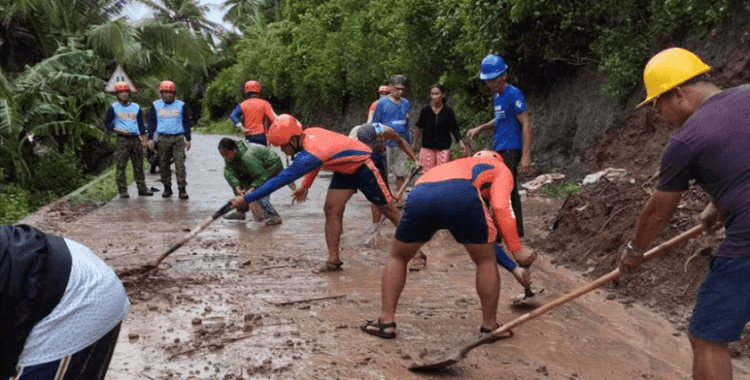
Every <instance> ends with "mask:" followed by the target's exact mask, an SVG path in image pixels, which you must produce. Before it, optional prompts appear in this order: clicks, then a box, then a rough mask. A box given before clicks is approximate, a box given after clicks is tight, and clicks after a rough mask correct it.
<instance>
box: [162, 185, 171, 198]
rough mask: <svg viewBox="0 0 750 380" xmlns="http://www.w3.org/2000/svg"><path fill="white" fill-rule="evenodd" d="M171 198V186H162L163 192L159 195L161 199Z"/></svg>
mask: <svg viewBox="0 0 750 380" xmlns="http://www.w3.org/2000/svg"><path fill="white" fill-rule="evenodd" d="M171 196H172V186H164V192H163V193H161V197H162V198H166V197H171Z"/></svg>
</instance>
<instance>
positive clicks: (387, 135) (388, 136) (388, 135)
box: [383, 127, 419, 165]
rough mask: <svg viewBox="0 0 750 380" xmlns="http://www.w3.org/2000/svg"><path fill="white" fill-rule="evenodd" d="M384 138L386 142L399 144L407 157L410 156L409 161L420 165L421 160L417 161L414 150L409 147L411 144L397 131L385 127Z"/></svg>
mask: <svg viewBox="0 0 750 380" xmlns="http://www.w3.org/2000/svg"><path fill="white" fill-rule="evenodd" d="M383 138H384V139H385V140H389V141H395V142H397V143H398V146H399V148H401V150H403V151H404V153H406V155H407V156H409V159H410V160H412V161H413V162H414V164H415V165H419V160H417V156H416V155H415V154H414V150H413V149H412V148H411V147H410V146H409V143H407V142H406V140H404V139H403V138H402V137H401V135H399V134H398V133H396V131H394V130H393V128H391V127H384V128H383Z"/></svg>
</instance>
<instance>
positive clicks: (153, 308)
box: [148, 305, 159, 311]
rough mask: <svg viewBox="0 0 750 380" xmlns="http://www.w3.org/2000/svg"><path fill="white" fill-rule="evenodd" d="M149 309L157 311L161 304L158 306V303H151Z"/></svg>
mask: <svg viewBox="0 0 750 380" xmlns="http://www.w3.org/2000/svg"><path fill="white" fill-rule="evenodd" d="M148 310H149V311H156V310H159V306H156V305H149V307H148Z"/></svg>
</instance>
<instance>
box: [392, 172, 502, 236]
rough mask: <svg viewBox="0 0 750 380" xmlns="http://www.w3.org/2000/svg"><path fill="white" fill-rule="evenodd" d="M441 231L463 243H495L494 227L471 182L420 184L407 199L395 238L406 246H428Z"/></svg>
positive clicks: (495, 230) (463, 180)
mask: <svg viewBox="0 0 750 380" xmlns="http://www.w3.org/2000/svg"><path fill="white" fill-rule="evenodd" d="M442 229H446V230H448V231H450V233H451V234H453V237H454V238H456V241H457V242H458V243H460V244H487V243H494V242H495V238H496V236H497V229H496V228H495V224H494V223H493V221H492V219H491V217H490V214H489V211H488V210H487V208H486V207H485V206H484V203H483V202H482V199H481V198H480V197H479V191H478V190H477V188H476V187H474V185H473V184H472V183H471V182H470V181H468V180H465V179H455V180H448V181H441V182H430V183H420V184H418V185H417V186H416V187H414V189H413V190H412V191H411V192H410V193H409V197H408V198H407V199H406V204H405V205H404V213H403V215H401V220H400V221H399V223H398V227H396V236H395V237H396V239H398V240H399V241H402V242H404V243H426V242H428V241H429V240H430V239H431V238H432V235H434V234H435V232H437V231H438V230H442Z"/></svg>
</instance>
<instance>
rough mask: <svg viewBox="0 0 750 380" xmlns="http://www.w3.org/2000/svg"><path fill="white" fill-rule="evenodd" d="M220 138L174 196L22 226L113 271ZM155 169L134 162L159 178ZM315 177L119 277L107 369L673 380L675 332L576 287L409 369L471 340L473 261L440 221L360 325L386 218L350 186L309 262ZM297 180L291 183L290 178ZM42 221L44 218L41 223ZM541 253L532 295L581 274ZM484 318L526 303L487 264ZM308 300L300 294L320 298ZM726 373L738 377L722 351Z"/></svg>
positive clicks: (141, 375)
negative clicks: (391, 333)
mask: <svg viewBox="0 0 750 380" xmlns="http://www.w3.org/2000/svg"><path fill="white" fill-rule="evenodd" d="M220 138H221V136H206V135H197V136H195V138H194V140H193V147H192V149H191V150H190V151H189V152H188V160H187V169H188V177H187V180H188V187H187V190H188V194H189V195H190V199H189V200H187V201H181V200H179V199H177V197H176V195H175V196H173V197H171V198H166V199H165V198H162V197H161V196H160V195H161V193H156V194H155V196H154V197H138V196H136V195H135V194H136V191H135V188H134V185H133V186H131V188H130V194H131V198H130V199H119V198H118V199H115V200H113V201H111V202H109V203H107V204H106V205H105V206H103V207H101V208H98V209H97V210H95V211H94V212H92V213H89V214H87V215H85V216H83V217H81V218H78V219H76V220H74V221H70V222H63V221H59V222H56V220H58V219H59V216H60V215H59V214H60V212H55V211H52V210H50V209H42V210H40V212H39V213H37V214H35V215H32V216H31V217H29V218H28V219H27V220H26V222H29V223H31V224H35V225H38V226H40V227H41V228H43V229H45V230H46V231H48V232H53V233H57V234H60V235H63V236H66V237H68V238H72V239H74V240H77V241H79V242H82V243H83V244H85V245H87V246H89V247H91V248H92V249H93V250H94V251H95V252H97V253H98V254H99V255H100V256H101V257H102V258H104V259H105V260H106V261H107V263H109V264H110V265H111V266H113V267H115V268H125V267H132V266H134V265H139V264H143V263H146V262H150V261H152V260H154V258H156V257H158V256H159V255H161V254H162V253H163V252H164V251H166V250H167V249H168V248H169V246H170V245H171V244H173V243H175V242H177V241H179V239H180V238H181V237H182V236H184V235H185V234H186V233H187V232H188V231H189V230H190V229H192V228H193V227H195V226H196V225H197V224H198V223H199V222H200V221H201V220H202V219H203V218H205V217H206V216H209V215H211V214H212V213H213V212H215V211H216V210H217V209H218V208H219V207H221V206H222V205H223V204H224V203H225V202H226V201H227V200H228V198H229V196H230V191H229V187H228V186H227V185H226V183H225V181H224V179H223V161H222V159H221V157H220V156H219V154H218V151H217V150H216V146H217V144H218V141H219V139H220ZM158 179H159V175H158V173H157V174H155V175H154V174H148V173H147V174H146V180H147V183H148V185H149V186H154V187H157V188H159V189H161V188H162V186H161V184H160V183H159V182H158ZM329 179H330V176H329V175H326V174H325V173H323V175H322V176H321V177H319V178H318V179H317V180H316V181H315V184H314V185H313V188H312V189H311V191H310V199H309V200H308V201H307V203H305V204H302V205H294V206H292V205H290V204H289V203H290V200H291V197H290V194H291V192H290V190H289V189H288V188H286V187H285V188H283V189H281V190H279V191H278V192H276V193H275V194H273V195H272V203H273V204H274V206H275V207H276V208H277V210H278V211H279V213H280V214H281V216H282V218H283V223H282V224H281V225H278V226H265V225H263V224H261V223H257V222H255V221H254V220H252V219H248V220H246V221H233V220H226V219H223V218H222V219H219V220H217V221H215V222H214V223H213V224H212V225H211V226H209V227H208V228H206V230H204V231H203V232H201V233H200V234H199V235H198V236H197V237H196V238H194V239H193V240H192V241H190V242H188V243H187V244H185V245H184V246H183V247H182V248H180V249H179V250H178V251H177V252H175V253H173V254H172V255H171V256H170V257H169V258H167V259H166V260H165V261H164V262H163V263H162V265H161V266H160V269H159V270H158V271H155V272H152V273H151V274H149V275H148V276H142V277H130V278H123V281H124V282H125V284H126V287H127V291H128V294H129V296H130V300H131V303H132V306H131V308H130V312H129V313H128V315H127V317H126V319H125V321H124V324H123V328H122V332H121V334H120V338H119V341H118V345H117V348H116V351H115V354H114V358H113V360H112V364H111V366H110V370H109V374H108V376H107V379H109V380H130V379H439V378H456V379H458V378H460V379H487V378H499V379H592V380H593V379H596V380H602V379H611V380H614V379H623V380H624V379H688V378H689V377H690V371H691V352H690V344H689V342H688V339H687V337H686V335H685V332H684V331H678V330H676V329H675V328H674V327H673V326H672V324H670V323H669V322H668V321H667V320H666V319H664V318H662V317H660V316H658V315H656V314H654V313H652V312H651V311H649V310H648V309H646V308H644V307H642V306H639V304H638V303H634V304H632V305H631V306H623V305H622V304H620V303H618V302H615V301H612V300H608V299H607V297H606V296H607V294H606V293H605V292H604V291H597V292H595V293H592V294H589V295H586V296H584V297H582V298H580V299H579V300H576V301H573V302H571V303H569V304H566V305H564V306H562V307H560V308H558V309H555V310H553V311H551V312H550V313H548V314H546V315H544V316H541V317H539V318H537V319H534V320H532V321H530V322H527V323H526V324H524V325H522V326H520V327H518V328H516V329H515V337H513V338H512V339H509V340H504V341H500V342H497V343H494V344H492V345H485V346H481V347H479V348H476V349H474V350H473V351H472V352H471V353H470V354H469V356H468V358H467V359H465V360H464V361H462V362H460V363H458V364H456V365H454V366H452V367H450V368H449V369H448V370H447V371H444V372H439V373H431V374H416V373H412V372H409V371H408V370H407V367H408V366H409V364H411V363H412V362H413V361H414V360H415V359H418V358H419V357H421V356H424V355H433V354H438V353H441V352H443V351H444V350H447V349H449V348H452V347H455V346H457V345H459V344H460V343H462V342H466V341H469V340H472V339H475V338H476V337H477V336H478V330H479V327H480V323H481V310H480V307H479V299H478V297H477V295H476V293H475V291H474V266H473V264H472V262H471V260H470V259H469V257H468V255H467V254H466V252H465V251H464V250H463V248H462V247H461V246H460V245H457V244H456V243H455V242H454V241H453V240H452V238H451V237H450V235H449V234H447V233H445V232H443V231H441V232H438V234H436V236H435V238H433V240H432V241H431V242H430V243H428V244H427V246H426V249H425V252H426V253H427V255H428V257H429V259H428V265H427V269H426V270H423V271H420V272H411V273H409V276H408V278H407V284H406V288H405V290H404V293H403V294H402V297H401V302H400V304H399V309H398V312H397V323H398V330H397V333H398V337H397V338H396V339H394V340H383V339H380V338H376V337H373V336H370V335H366V334H364V333H362V332H361V331H359V329H358V326H359V325H360V324H361V323H362V322H363V321H364V320H365V319H374V318H376V317H377V316H378V314H379V310H380V276H381V273H382V267H383V264H384V263H385V258H386V255H387V253H388V248H389V247H390V240H389V239H390V238H392V236H393V231H394V229H395V228H394V227H393V226H392V225H389V224H388V225H386V228H384V229H383V237H382V238H378V239H376V241H375V243H374V244H371V245H370V246H361V245H359V242H360V241H361V239H362V236H363V233H364V231H365V229H366V228H367V227H368V226H369V224H370V214H369V212H370V211H369V210H370V209H369V204H368V203H367V202H366V200H365V199H364V197H363V196H362V195H361V194H356V195H355V196H354V197H353V198H352V200H351V201H350V202H349V204H348V206H347V210H346V213H345V219H344V234H343V238H342V255H341V258H342V260H343V261H344V269H343V271H340V272H335V273H326V274H314V273H312V272H311V269H312V268H313V267H314V266H315V265H317V264H318V263H320V262H322V261H323V260H325V258H326V256H327V254H326V249H325V240H324V236H323V224H324V216H323V209H322V204H323V200H324V197H325V190H326V188H327V184H328V181H329ZM298 183H299V182H298ZM559 207H560V201H559V200H557V199H551V198H546V197H539V196H529V197H526V198H525V199H524V214H525V216H526V223H527V233H528V234H529V235H532V234H533V235H536V236H539V235H541V236H543V234H544V233H545V231H546V229H545V224H546V223H548V222H549V220H550V219H551V218H550V216H551V215H552V216H553V215H555V213H556V212H557V210H558V209H559ZM56 217H57V219H56ZM554 254H555V253H554V252H543V253H542V254H541V255H540V258H539V260H538V261H537V263H536V264H535V265H534V267H533V269H532V272H533V274H532V276H533V280H534V285H535V286H539V287H544V288H545V289H546V291H545V292H544V293H543V294H541V295H540V296H538V297H537V298H538V300H536V301H535V303H536V305H541V304H542V303H543V302H545V301H549V300H552V299H554V298H556V297H557V296H560V295H562V294H563V293H565V292H568V291H571V290H574V289H576V288H578V287H580V286H582V285H584V284H586V281H587V280H585V279H584V278H583V277H581V276H580V274H578V273H575V272H571V271H568V270H566V269H565V268H563V267H558V266H556V265H552V264H550V260H551V259H553V258H554ZM500 274H501V280H502V284H501V294H500V306H499V310H498V321H499V322H500V323H503V322H504V321H510V320H512V319H515V318H517V317H518V316H520V315H523V314H524V313H527V312H529V311H530V310H532V308H533V307H534V303H532V304H531V305H530V306H525V307H513V306H511V305H510V298H512V297H513V296H515V295H518V294H520V293H521V292H522V288H521V287H520V286H519V285H518V284H517V283H516V282H515V280H513V278H512V276H511V275H510V274H509V273H507V272H505V271H504V270H502V269H501V272H500ZM323 297H327V298H326V299H320V300H311V299H314V298H323ZM735 378H736V379H748V378H750V371H749V370H748V366H747V363H741V362H735Z"/></svg>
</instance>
